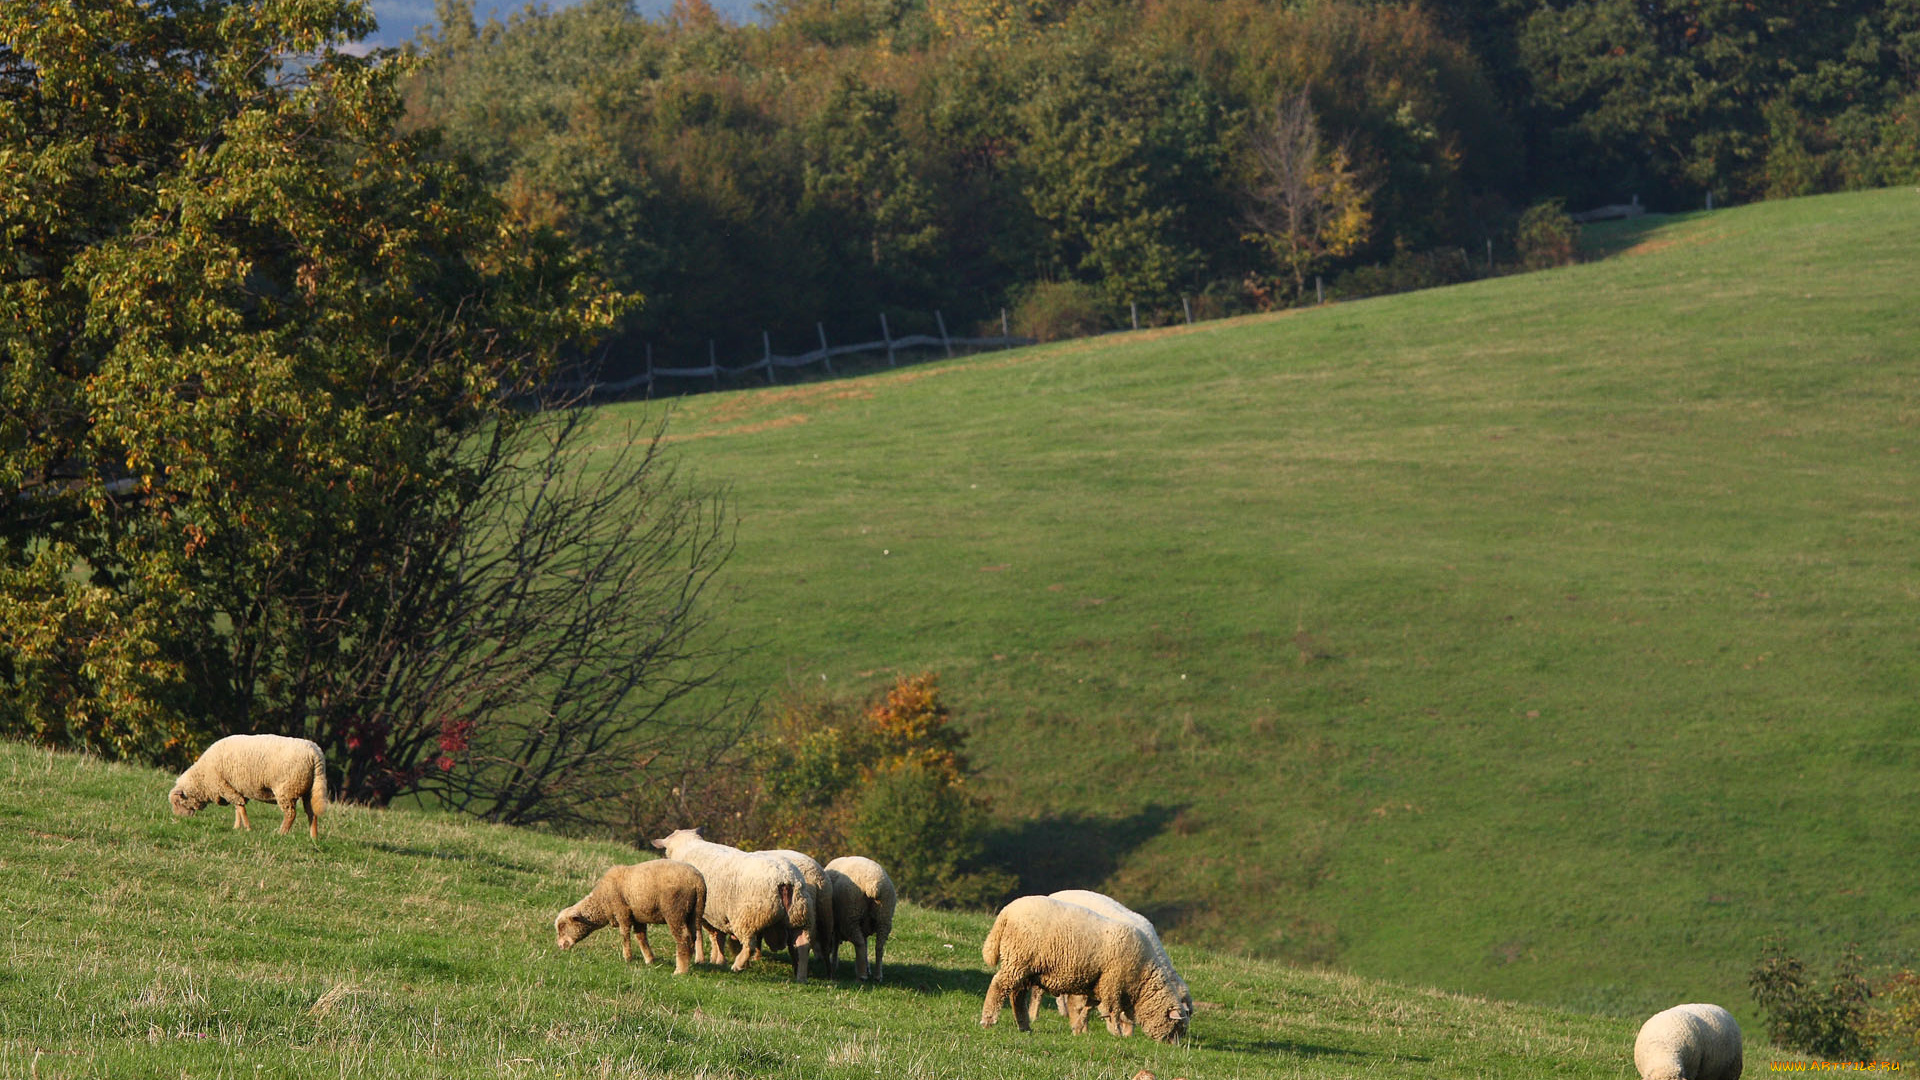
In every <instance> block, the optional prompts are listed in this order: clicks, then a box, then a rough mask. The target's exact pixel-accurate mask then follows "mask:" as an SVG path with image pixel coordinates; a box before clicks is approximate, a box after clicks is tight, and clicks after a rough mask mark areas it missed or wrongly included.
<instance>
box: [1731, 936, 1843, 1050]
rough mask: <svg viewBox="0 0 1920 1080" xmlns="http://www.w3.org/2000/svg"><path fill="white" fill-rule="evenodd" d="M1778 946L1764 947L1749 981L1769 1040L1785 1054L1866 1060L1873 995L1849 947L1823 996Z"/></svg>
mask: <svg viewBox="0 0 1920 1080" xmlns="http://www.w3.org/2000/svg"><path fill="white" fill-rule="evenodd" d="M1817 983H1818V980H1817V979H1816V978H1815V977H1814V976H1813V974H1812V973H1811V972H1809V971H1808V970H1807V969H1806V965H1804V964H1802V963H1801V962H1800V961H1799V959H1798V958H1796V957H1793V956H1789V955H1787V953H1786V951H1785V950H1784V949H1783V948H1782V946H1781V944H1780V942H1779V941H1778V940H1777V939H1776V940H1771V941H1768V942H1767V944H1766V946H1765V947H1764V948H1763V949H1762V950H1761V953H1760V960H1759V962H1758V963H1757V964H1755V965H1754V968H1753V970H1752V971H1751V972H1749V973H1748V975H1747V985H1748V986H1749V987H1750V988H1752V990H1753V999H1754V1001H1755V1002H1757V1003H1758V1004H1759V1006H1760V1008H1761V1010H1762V1011H1764V1012H1765V1013H1766V1014H1767V1038H1768V1039H1769V1040H1771V1041H1772V1042H1773V1044H1774V1045H1775V1046H1778V1047H1780V1048H1782V1049H1785V1050H1797V1051H1799V1052H1801V1053H1803V1054H1810V1055H1813V1056H1814V1057H1819V1058H1824V1059H1826V1060H1828V1061H1860V1060H1864V1059H1865V1058H1866V1057H1867V1056H1868V1055H1869V1053H1870V1052H1871V1050H1872V1046H1873V1043H1872V1040H1871V1038H1870V1037H1869V1036H1868V1035H1867V1034H1866V1027H1867V1023H1866V1022H1867V1001H1868V999H1869V998H1871V997H1872V996H1873V990H1872V988H1871V987H1869V986H1868V985H1867V981H1866V979H1865V978H1863V977H1862V976H1861V974H1860V955H1859V953H1858V952H1857V951H1856V950H1855V948H1854V946H1852V945H1848V946H1847V948H1846V951H1845V952H1843V953H1842V954H1841V956H1840V961H1839V963H1838V964H1837V965H1835V967H1834V972H1833V983H1832V985H1831V986H1830V987H1828V988H1827V989H1825V990H1822V989H1820V987H1819V986H1818V985H1817Z"/></svg>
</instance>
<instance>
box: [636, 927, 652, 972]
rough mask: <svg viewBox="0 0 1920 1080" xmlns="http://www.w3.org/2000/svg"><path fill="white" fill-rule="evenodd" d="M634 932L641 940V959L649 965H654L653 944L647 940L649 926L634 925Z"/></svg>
mask: <svg viewBox="0 0 1920 1080" xmlns="http://www.w3.org/2000/svg"><path fill="white" fill-rule="evenodd" d="M633 931H634V933H635V934H636V935H638V936H639V938H640V957H641V959H643V960H645V961H646V962H647V963H648V964H652V963H653V945H652V943H651V942H649V941H648V940H647V924H646V923H643V922H636V923H634V924H633Z"/></svg>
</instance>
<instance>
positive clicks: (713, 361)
mask: <svg viewBox="0 0 1920 1080" xmlns="http://www.w3.org/2000/svg"><path fill="white" fill-rule="evenodd" d="M707 370H708V371H711V372H713V388H714V389H715V390H718V389H720V361H719V359H718V358H717V357H715V356H714V353H713V339H712V338H708V339H707Z"/></svg>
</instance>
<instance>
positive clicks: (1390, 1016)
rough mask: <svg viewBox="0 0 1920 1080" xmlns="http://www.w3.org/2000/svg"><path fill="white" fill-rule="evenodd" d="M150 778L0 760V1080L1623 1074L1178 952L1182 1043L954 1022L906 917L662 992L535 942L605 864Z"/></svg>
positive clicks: (948, 977)
mask: <svg viewBox="0 0 1920 1080" xmlns="http://www.w3.org/2000/svg"><path fill="white" fill-rule="evenodd" d="M171 782H172V778H171V777H170V776H168V775H165V774H161V773H158V772H153V771H150V770H145V769H136V768H130V767H125V766H117V765H107V764H103V763H101V762H99V761H97V760H94V759H89V758H84V757H76V756H72V755H65V754H54V753H49V752H46V751H41V750H33V749H28V748H25V747H22V746H20V745H17V744H11V743H0V916H4V918H5V923H6V927H7V930H6V942H5V948H6V952H5V960H4V964H0V1077H6V1078H14V1077H20V1078H26V1077H29V1076H32V1077H39V1078H46V1080H54V1078H65V1077H113V1078H116V1080H125V1078H129V1077H149V1076H151V1077H161V1076H165V1077H190V1078H210V1077H239V1078H247V1077H258V1078H263V1080H271V1078H282V1077H321V1076H351V1077H364V1078H381V1080H385V1078H394V1077H456V1076H457V1077H473V1076H490V1077H534V1076H538V1077H635V1078H649V1080H651V1078H665V1077H688V1076H708V1077H747V1076H751V1077H793V1078H801V1077H804V1078H806V1080H829V1078H835V1077H848V1078H851V1077H874V1076H885V1077H899V1078H905V1080H916V1078H932V1077H953V1076H973V1077H1034V1078H1043V1077H1044V1078H1050V1080H1058V1078H1069V1080H1075V1078H1086V1080H1093V1078H1102V1080H1112V1078H1115V1077H1126V1076H1131V1075H1133V1074H1134V1073H1135V1072H1136V1071H1138V1070H1139V1069H1141V1068H1146V1069H1148V1070H1151V1071H1152V1072H1154V1073H1156V1074H1157V1075H1160V1076H1163V1077H1169V1078H1171V1077H1174V1076H1189V1077H1308V1078H1311V1077H1336V1076H1350V1075H1355V1074H1359V1073H1364V1074H1366V1075H1368V1076H1380V1077H1408V1078H1416V1077H1417V1078H1426V1077H1516V1078H1518V1077H1538V1076H1544V1075H1553V1076H1565V1077H1596V1078H1598V1077H1608V1078H1611V1077H1625V1076H1631V1075H1632V1068H1631V1065H1630V1062H1629V1056H1630V1047H1631V1044H1632V1038H1633V1032H1634V1030H1635V1024H1634V1023H1633V1022H1632V1021H1629V1020H1621V1019H1616V1018H1605V1017H1597V1016H1587V1015H1578V1014H1573V1013H1566V1012H1559V1011H1555V1010H1552V1009H1547V1008H1540V1007H1534V1006H1521V1005H1512V1004H1502V1003H1493V1002H1487V1001H1484V1000H1477V999H1473V998H1466V997H1460V996H1455V995H1449V994H1444V993H1439V992H1434V991H1427V990H1415V989H1407V988H1403V987H1396V986H1389V985H1385V984H1381V983H1376V982H1371V981H1368V980H1364V979H1360V978H1356V977H1353V976H1344V975H1328V974H1315V973H1310V972H1304V971H1299V970H1294V969H1289V968H1286V967H1283V966H1281V965H1277V964H1273V963H1267V962H1260V961H1253V960H1246V959H1240V958H1233V957H1224V956H1220V955H1217V954H1210V953H1203V952H1199V951H1196V950H1193V949H1188V948H1183V947H1180V946H1177V945H1176V946H1173V947H1172V952H1173V955H1174V958H1175V960H1176V962H1177V963H1178V964H1179V965H1180V967H1181V970H1182V972H1183V974H1185V976H1186V977H1187V979H1188V981H1189V982H1190V984H1191V985H1192V986H1193V988H1194V993H1195V997H1196V1000H1197V1002H1198V1014H1197V1016H1196V1018H1195V1022H1194V1038H1193V1040H1191V1042H1190V1043H1189V1045H1186V1046H1181V1047H1166V1046H1160V1045H1158V1044H1155V1043H1152V1042H1150V1041H1148V1040H1147V1039H1145V1038H1144V1037H1142V1036H1136V1037H1134V1038H1131V1039H1124V1040H1123V1039H1115V1038H1112V1037H1111V1036H1108V1035H1107V1034H1105V1033H1104V1032H1102V1031H1096V1032H1095V1033H1094V1034H1092V1035H1088V1036H1081V1037H1075V1036H1071V1035H1069V1034H1068V1033H1067V1031H1066V1027H1065V1021H1064V1020H1062V1019H1060V1018H1059V1017H1058V1016H1054V1015H1052V1014H1048V1015H1046V1016H1043V1017H1042V1018H1041V1021H1040V1023H1039V1024H1038V1025H1037V1026H1036V1030H1035V1031H1034V1033H1033V1034H1031V1035H1022V1034H1020V1033H1019V1032H1018V1031H1017V1030H1016V1029H1015V1028H1014V1026H1013V1021H1012V1019H1011V1017H1003V1018H1002V1021H1001V1026H999V1027H996V1028H994V1029H992V1030H982V1029H981V1028H980V1027H979V1026H978V1019H979V1009H980V1002H981V998H982V996H983V995H984V993H985V988H986V983H987V979H988V977H989V973H988V971H987V969H986V968H985V966H984V965H983V964H982V963H981V962H980V955H979V947H980V942H981V940H982V939H983V938H984V936H985V932H986V929H987V925H988V920H987V919H986V917H985V916H981V915H942V914H936V913H932V912H928V911H924V910H921V909H918V908H914V907H912V906H911V905H907V906H904V907H903V909H902V911H901V913H900V916H899V919H898V922H897V925H896V929H895V934H894V937H893V940H892V941H891V942H890V943H889V948H888V954H887V955H888V964H887V975H888V978H887V982H886V983H885V984H883V985H880V986H871V987H863V986H860V985H858V984H856V983H854V982H853V981H852V980H851V978H850V977H846V978H843V979H841V980H840V981H839V982H837V983H836V982H827V981H824V980H822V981H813V982H810V983H809V984H807V985H804V986H796V985H793V984H792V983H791V982H789V981H788V973H787V971H786V969H785V968H784V966H783V965H781V964H780V963H778V962H776V961H771V960H769V961H763V962H762V963H760V964H758V965H757V966H755V967H752V968H749V969H748V970H747V971H745V972H742V973H738V974H735V973H731V972H724V971H720V970H717V969H712V968H707V967H699V968H696V969H695V971H694V972H693V973H692V974H689V975H687V976H683V977H678V978H676V977H675V976H673V975H672V974H671V972H672V958H671V949H670V947H669V948H668V950H667V959H666V962H665V963H663V964H659V965H656V966H654V967H651V968H649V967H643V966H642V965H640V964H639V963H638V962H636V963H635V964H633V965H631V966H628V965H624V964H622V963H621V961H620V952H619V944H618V936H617V934H616V933H614V932H611V931H604V930H603V931H601V932H600V933H599V934H597V935H595V936H593V937H591V938H589V939H587V940H586V941H585V942H583V943H582V944H581V946H580V947H579V948H576V949H573V950H570V951H569V952H566V953H561V952H559V951H558V950H556V949H555V948H554V945H553V935H552V918H553V915H554V913H555V912H556V911H558V910H559V909H560V908H561V907H563V906H565V905H566V904H569V903H571V902H572V901H574V900H576V899H578V898H579V897H580V896H581V895H583V894H584V893H585V892H586V890H587V889H588V887H589V886H590V885H591V883H592V880H593V878H594V877H595V876H597V874H598V873H599V871H600V870H601V869H603V868H604V867H605V866H607V865H610V864H612V863H615V862H626V861H631V860H632V859H633V858H635V855H634V853H633V852H632V851H631V850H629V849H626V848H623V847H620V846H617V845H611V844H595V843H582V842H573V841H563V840H558V839H554V838H551V837H547V836H543V835H540V834H538V833H534V832H527V831H520V830H516V829H508V828H495V827H488V826H482V825H475V824H470V823H466V822H463V821H457V820H451V819H447V818H440V817H434V816H428V815H423V814H418V813H411V812H403V811H394V812H391V813H383V812H377V811H368V810H362V809H359V808H355V807H337V808H336V809H335V810H334V811H333V812H331V813H330V814H329V815H328V816H327V817H326V818H325V828H324V832H323V835H322V837H321V839H320V841H319V843H317V844H314V843H310V842H309V841H308V840H307V839H306V838H305V837H304V836H299V835H295V836H285V837H283V836H276V835H274V834H273V833H272V832H271V831H270V830H267V829H262V828H260V827H259V825H258V824H256V827H255V831H253V832H251V833H245V832H235V831H234V830H232V829H231V828H230V823H231V820H232V813H231V811H229V810H227V809H226V808H224V807H210V808H208V809H207V810H204V811H202V812H201V813H200V814H199V815H198V816H196V817H193V818H189V819H185V820H176V819H175V818H173V817H172V816H171V814H170V813H169V810H168V807H167V803H166V791H167V788H168V786H169V784H170V783H171ZM253 816H254V817H255V818H256V819H258V820H266V819H267V818H268V817H270V816H272V815H268V814H255V815H253ZM653 940H654V941H655V943H656V947H658V945H659V944H660V943H661V942H663V941H665V940H666V938H665V936H664V933H663V932H662V931H660V930H659V929H657V928H656V930H655V931H654V935H653ZM848 966H849V967H850V966H851V965H848ZM849 975H850V973H849ZM1748 1053H1749V1060H1751V1061H1764V1060H1766V1058H1767V1057H1768V1056H1770V1055H1769V1052H1768V1051H1766V1050H1764V1049H1763V1048H1761V1047H1759V1046H1758V1045H1757V1044H1750V1045H1749V1048H1748Z"/></svg>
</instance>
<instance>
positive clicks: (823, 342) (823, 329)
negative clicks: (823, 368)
mask: <svg viewBox="0 0 1920 1080" xmlns="http://www.w3.org/2000/svg"><path fill="white" fill-rule="evenodd" d="M813 328H814V329H815V330H818V331H820V359H822V360H824V361H826V363H827V374H829V375H831V374H833V356H832V355H831V354H829V353H828V352H827V324H826V323H814V324H813Z"/></svg>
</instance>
